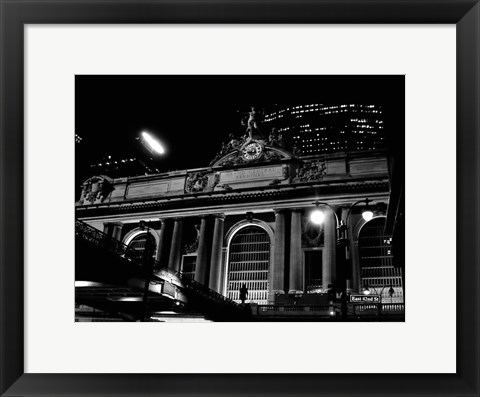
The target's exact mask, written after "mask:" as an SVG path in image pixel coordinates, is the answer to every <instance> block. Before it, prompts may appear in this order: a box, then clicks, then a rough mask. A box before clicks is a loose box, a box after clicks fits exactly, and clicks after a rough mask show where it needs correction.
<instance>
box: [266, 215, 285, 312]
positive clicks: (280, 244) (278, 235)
mask: <svg viewBox="0 0 480 397" xmlns="http://www.w3.org/2000/svg"><path fill="white" fill-rule="evenodd" d="M273 250H274V251H273V262H272V268H271V269H270V274H271V280H272V285H271V287H270V294H269V298H268V301H269V303H274V296H275V294H284V293H285V280H284V278H285V276H284V275H285V210H275V244H274V248H273Z"/></svg>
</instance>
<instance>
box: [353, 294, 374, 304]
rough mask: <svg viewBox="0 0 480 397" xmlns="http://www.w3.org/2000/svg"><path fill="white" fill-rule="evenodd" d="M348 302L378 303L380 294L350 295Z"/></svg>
mask: <svg viewBox="0 0 480 397" xmlns="http://www.w3.org/2000/svg"><path fill="white" fill-rule="evenodd" d="M350 303H380V295H350Z"/></svg>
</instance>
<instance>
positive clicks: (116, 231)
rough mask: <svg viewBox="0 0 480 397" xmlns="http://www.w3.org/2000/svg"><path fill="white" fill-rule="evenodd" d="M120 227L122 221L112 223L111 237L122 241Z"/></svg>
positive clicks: (121, 226)
mask: <svg viewBox="0 0 480 397" xmlns="http://www.w3.org/2000/svg"><path fill="white" fill-rule="evenodd" d="M122 228H123V223H120V222H117V223H113V224H112V238H113V239H115V240H118V241H122Z"/></svg>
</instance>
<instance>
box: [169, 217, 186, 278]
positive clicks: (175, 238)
mask: <svg viewBox="0 0 480 397" xmlns="http://www.w3.org/2000/svg"><path fill="white" fill-rule="evenodd" d="M182 229H183V221H182V220H181V219H179V218H177V219H175V220H174V224H173V235H172V245H171V247H170V257H169V258H168V267H169V268H170V269H172V270H175V271H177V272H178V271H180V264H181V254H182Z"/></svg>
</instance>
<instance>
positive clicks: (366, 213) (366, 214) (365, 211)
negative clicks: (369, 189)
mask: <svg viewBox="0 0 480 397" xmlns="http://www.w3.org/2000/svg"><path fill="white" fill-rule="evenodd" d="M369 201H370V200H369V199H368V198H367V199H366V200H365V202H366V203H367V205H366V206H365V208H364V209H363V211H362V217H363V219H365V221H366V222H368V221H369V220H371V219H372V218H373V211H372V210H371V209H370V206H369V205H368V202H369Z"/></svg>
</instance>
